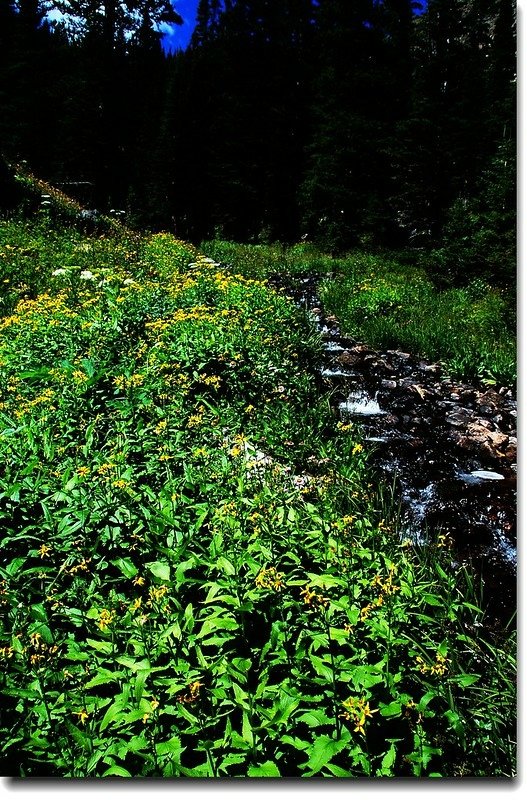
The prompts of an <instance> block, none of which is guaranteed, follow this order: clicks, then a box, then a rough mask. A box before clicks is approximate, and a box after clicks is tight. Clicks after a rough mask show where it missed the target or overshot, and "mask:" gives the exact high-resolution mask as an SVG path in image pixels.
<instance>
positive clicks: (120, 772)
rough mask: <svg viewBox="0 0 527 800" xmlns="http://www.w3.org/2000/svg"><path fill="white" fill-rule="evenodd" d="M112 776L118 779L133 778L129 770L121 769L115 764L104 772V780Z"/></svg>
mask: <svg viewBox="0 0 527 800" xmlns="http://www.w3.org/2000/svg"><path fill="white" fill-rule="evenodd" d="M110 775H115V776H116V777H118V778H131V777H132V775H131V774H130V772H128V770H127V769H125V768H124V767H119V766H118V765H117V764H114V765H113V767H108V769H107V770H106V772H103V774H102V776H101V777H103V778H109V777H110Z"/></svg>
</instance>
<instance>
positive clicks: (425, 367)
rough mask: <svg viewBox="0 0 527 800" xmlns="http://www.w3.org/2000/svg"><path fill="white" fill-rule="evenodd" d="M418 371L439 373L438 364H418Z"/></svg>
mask: <svg viewBox="0 0 527 800" xmlns="http://www.w3.org/2000/svg"><path fill="white" fill-rule="evenodd" d="M419 369H420V370H421V372H431V373H433V374H435V373H439V372H441V366H440V365H439V364H428V363H427V362H426V361H420V362H419Z"/></svg>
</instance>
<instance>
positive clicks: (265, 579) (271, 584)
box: [254, 567, 284, 592]
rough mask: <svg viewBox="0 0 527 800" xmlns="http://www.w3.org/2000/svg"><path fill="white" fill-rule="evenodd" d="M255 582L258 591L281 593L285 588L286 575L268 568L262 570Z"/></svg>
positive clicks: (273, 568)
mask: <svg viewBox="0 0 527 800" xmlns="http://www.w3.org/2000/svg"><path fill="white" fill-rule="evenodd" d="M254 582H255V584H256V586H257V587H258V589H272V590H273V591H274V592H281V591H282V589H283V588H284V573H283V572H278V571H277V569H276V567H267V568H264V569H261V570H260V572H259V573H258V575H257V576H256V579H255V581H254Z"/></svg>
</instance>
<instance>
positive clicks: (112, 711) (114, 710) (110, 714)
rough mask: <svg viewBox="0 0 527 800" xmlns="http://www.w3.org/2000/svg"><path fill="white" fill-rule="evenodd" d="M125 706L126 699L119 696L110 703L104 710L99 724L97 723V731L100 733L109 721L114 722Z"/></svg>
mask: <svg viewBox="0 0 527 800" xmlns="http://www.w3.org/2000/svg"><path fill="white" fill-rule="evenodd" d="M125 706H126V701H125V700H124V699H123V698H120V699H118V700H116V701H115V703H112V705H111V706H110V707H109V708H108V710H107V711H106V714H105V715H104V717H103V718H102V720H101V724H100V725H99V731H100V733H102V732H103V731H104V730H106V728H107V727H108V725H110V723H111V722H115V720H117V719H118V718H119V717H122V716H123V711H124V708H125Z"/></svg>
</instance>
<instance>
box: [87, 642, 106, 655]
mask: <svg viewBox="0 0 527 800" xmlns="http://www.w3.org/2000/svg"><path fill="white" fill-rule="evenodd" d="M86 644H87V645H89V646H90V647H93V649H94V650H97V652H99V653H104V654H105V655H108V656H109V655H110V653H111V652H112V650H113V646H112V643H111V642H103V641H99V640H98V639H86Z"/></svg>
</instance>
